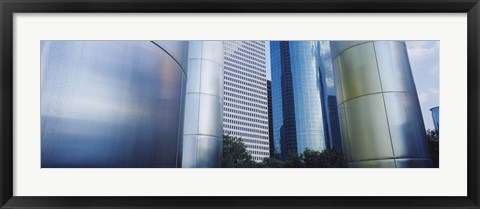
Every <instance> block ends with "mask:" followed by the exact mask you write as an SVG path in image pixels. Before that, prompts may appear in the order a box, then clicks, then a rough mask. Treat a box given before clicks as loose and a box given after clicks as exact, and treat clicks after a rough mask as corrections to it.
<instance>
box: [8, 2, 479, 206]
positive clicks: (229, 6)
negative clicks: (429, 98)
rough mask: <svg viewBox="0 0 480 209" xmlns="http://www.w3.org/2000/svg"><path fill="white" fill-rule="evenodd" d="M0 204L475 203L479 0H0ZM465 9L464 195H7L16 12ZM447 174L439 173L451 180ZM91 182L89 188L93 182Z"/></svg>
mask: <svg viewBox="0 0 480 209" xmlns="http://www.w3.org/2000/svg"><path fill="white" fill-rule="evenodd" d="M0 11H1V31H0V35H1V42H0V47H1V52H0V53H1V55H0V65H1V74H0V75H1V76H0V77H1V85H0V88H1V90H0V98H1V104H0V105H1V110H0V111H1V112H0V116H1V123H2V125H1V129H0V162H1V164H0V205H1V208H214V207H215V208H372V207H377V208H469V209H470V208H479V205H480V204H479V199H480V198H479V191H478V190H479V155H478V151H479V150H480V149H479V143H478V130H480V127H479V125H478V114H479V111H478V99H479V97H478V94H479V93H480V92H479V91H478V89H479V85H478V82H479V81H480V79H479V73H478V71H479V70H480V69H479V59H480V57H479V55H480V53H479V49H480V47H479V35H480V34H479V19H480V17H479V13H480V4H479V1H478V0H408V1H401V0H382V1H379V0H336V1H332V0H255V1H247V0H228V1H223V0H141V1H136V0H85V1H80V0H73V1H67V0H36V1H34V0H15V1H14V0H0ZM84 12H88V13H117V12H121V13H157V12H162V13H187V12H188V13H190V12H193V13H199V12H213V13H219V12H222V13H225V12H227V13H257V12H266V13H279V12H292V13H307V12H308V13H312V12H313V13H324V12H328V13H343V12H347V13H349V12H352V13H353V12H354V13H419V12H422V13H467V14H468V22H467V25H468V31H467V32H468V40H467V41H468V163H467V164H468V171H467V172H468V177H467V178H468V179H467V180H468V188H467V190H468V195H467V196H465V197H414V196H411V197H20V196H13V195H12V194H13V180H14V179H13V178H14V176H13V150H12V144H13V128H14V127H13V124H14V123H13V121H14V118H13V109H14V108H15V104H14V103H13V96H14V94H13V92H14V89H13V88H14V87H13V75H14V73H13V40H14V37H13V14H14V13H84ZM449 180H450V179H445V181H449ZM92 189H93V188H92Z"/></svg>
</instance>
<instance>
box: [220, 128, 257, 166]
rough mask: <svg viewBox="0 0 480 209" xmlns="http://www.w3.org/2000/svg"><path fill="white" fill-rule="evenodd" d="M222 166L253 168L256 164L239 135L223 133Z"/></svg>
mask: <svg viewBox="0 0 480 209" xmlns="http://www.w3.org/2000/svg"><path fill="white" fill-rule="evenodd" d="M222 167H223V168H254V167H257V166H256V163H255V161H253V160H252V156H251V155H250V154H249V153H248V152H247V146H245V144H244V143H243V141H242V139H241V138H240V137H234V136H230V135H223V156H222Z"/></svg>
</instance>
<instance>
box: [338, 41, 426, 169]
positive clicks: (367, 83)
mask: <svg viewBox="0 0 480 209" xmlns="http://www.w3.org/2000/svg"><path fill="white" fill-rule="evenodd" d="M330 45H331V51H332V57H333V62H334V72H335V80H336V81H337V82H336V84H337V85H336V90H337V104H338V112H339V116H340V127H341V134H342V142H343V143H344V145H343V147H344V149H343V155H344V157H345V160H346V161H347V162H348V163H349V165H350V166H351V167H393V168H395V167H431V166H432V161H431V159H430V153H429V150H428V144H427V140H426V134H425V126H424V124H423V119H422V113H421V110H420V104H419V101H418V95H417V91H416V87H415V83H414V80H413V75H412V71H411V69H410V62H409V60H408V55H407V50H406V45H405V42H403V41H332V42H330Z"/></svg>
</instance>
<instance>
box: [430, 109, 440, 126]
mask: <svg viewBox="0 0 480 209" xmlns="http://www.w3.org/2000/svg"><path fill="white" fill-rule="evenodd" d="M430 111H431V112H432V120H433V125H434V126H435V129H436V130H437V131H438V130H439V128H440V126H439V123H440V117H439V111H440V108H439V107H438V106H437V107H433V108H432V109H430Z"/></svg>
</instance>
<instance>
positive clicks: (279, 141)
mask: <svg viewBox="0 0 480 209" xmlns="http://www.w3.org/2000/svg"><path fill="white" fill-rule="evenodd" d="M319 50H320V46H319V42H316V41H290V42H289V41H272V42H270V55H271V68H272V109H273V137H274V142H275V155H276V156H277V157H281V158H285V157H287V156H288V155H289V154H290V153H303V151H304V150H305V149H307V148H308V149H312V150H318V151H321V150H324V149H325V148H327V147H326V139H327V138H326V137H325V126H324V117H323V115H324V114H325V112H324V111H323V109H324V108H323V107H322V98H323V95H322V88H321V84H320V80H321V77H320V71H319V67H320V65H319V59H318V55H319V53H320V52H319Z"/></svg>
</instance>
